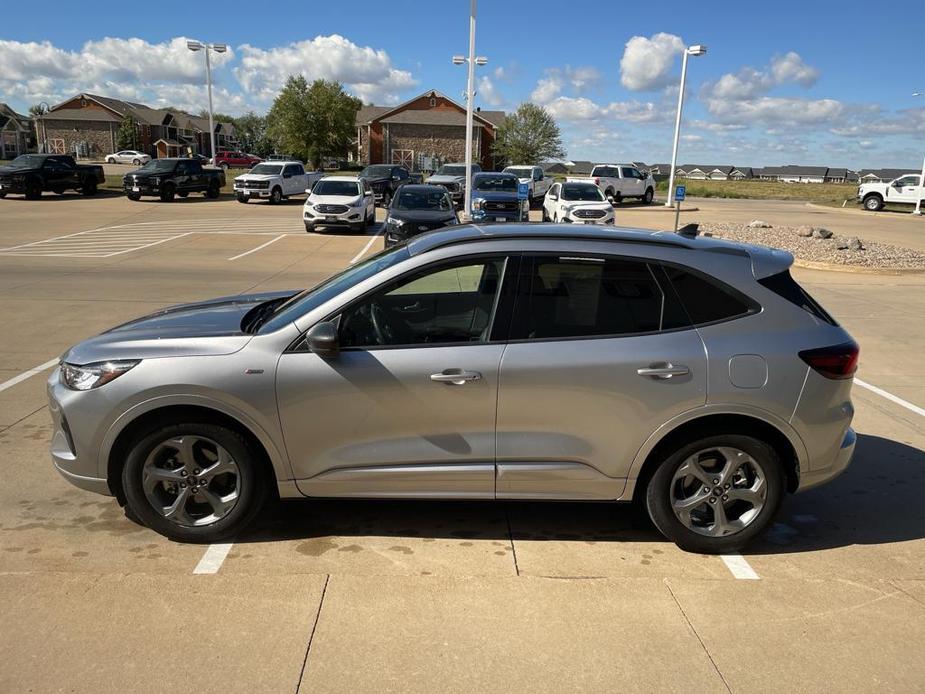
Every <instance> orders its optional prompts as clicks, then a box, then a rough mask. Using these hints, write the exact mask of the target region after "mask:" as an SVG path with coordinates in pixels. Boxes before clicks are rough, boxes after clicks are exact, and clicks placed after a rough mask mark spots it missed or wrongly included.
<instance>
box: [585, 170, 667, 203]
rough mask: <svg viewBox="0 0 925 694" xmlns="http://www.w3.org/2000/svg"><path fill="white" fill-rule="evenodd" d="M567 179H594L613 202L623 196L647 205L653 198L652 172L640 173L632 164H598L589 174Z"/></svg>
mask: <svg viewBox="0 0 925 694" xmlns="http://www.w3.org/2000/svg"><path fill="white" fill-rule="evenodd" d="M567 180H569V181H588V180H591V181H594V184H595V185H596V186H597V187H598V188H600V189H601V190H602V191H603V192H604V196H605V197H608V198H613V201H614V202H615V203H619V202H622V201H623V199H624V198H638V199H639V200H642V201H643V202H645V203H646V204H647V205H648V204H649V203H651V202H652V200H653V199H654V198H655V179H654V178H653V177H652V174H650V173H648V172H646V173H642V172H641V171H640V170H639V169H637V168H636V167H635V166H633V165H632V164H598V165H597V166H595V167H594V168H593V169H591V175H590V176H582V177H571V176H570V177H569V178H568V179H567Z"/></svg>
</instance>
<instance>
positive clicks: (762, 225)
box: [748, 219, 771, 229]
mask: <svg viewBox="0 0 925 694" xmlns="http://www.w3.org/2000/svg"><path fill="white" fill-rule="evenodd" d="M748 227H749V229H770V228H771V225H770V224H768V223H767V222H765V221H763V220H760V219H753V220H752V221H751V222H750V223H749V225H748Z"/></svg>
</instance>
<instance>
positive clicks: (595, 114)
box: [545, 96, 665, 123]
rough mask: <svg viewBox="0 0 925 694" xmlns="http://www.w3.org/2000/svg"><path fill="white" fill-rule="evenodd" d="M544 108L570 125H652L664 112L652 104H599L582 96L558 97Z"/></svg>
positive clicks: (662, 116)
mask: <svg viewBox="0 0 925 694" xmlns="http://www.w3.org/2000/svg"><path fill="white" fill-rule="evenodd" d="M545 106H546V109H547V110H548V111H549V112H550V113H551V114H552V116H553V118H556V119H557V120H563V121H568V122H572V123H575V122H597V121H602V120H620V121H628V122H631V123H652V122H655V121H658V120H662V119H664V118H665V111H664V110H661V109H659V108H658V107H657V106H656V105H655V104H653V103H652V102H640V101H612V102H610V103H609V104H599V103H597V102H596V101H592V100H591V99H588V98H587V97H584V96H579V97H568V96H560V97H557V98H555V99H554V100H552V101H550V102H549V103H547V104H545Z"/></svg>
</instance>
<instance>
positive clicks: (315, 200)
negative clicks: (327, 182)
mask: <svg viewBox="0 0 925 694" xmlns="http://www.w3.org/2000/svg"><path fill="white" fill-rule="evenodd" d="M359 197H360V196H359V195H309V196H308V199H307V200H306V201H305V204H306V205H346V206H347V207H351V206H356V204H357V198H359Z"/></svg>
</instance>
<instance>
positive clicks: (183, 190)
mask: <svg viewBox="0 0 925 694" xmlns="http://www.w3.org/2000/svg"><path fill="white" fill-rule="evenodd" d="M224 185H225V172H224V171H222V170H221V169H204V168H203V167H202V163H201V162H199V161H198V160H197V159H187V158H182V159H152V160H151V161H149V162H148V163H147V164H145V165H144V166H142V167H141V168H140V169H136V170H135V171H130V172H129V173H127V174H125V176H123V177H122V190H123V191H125V194H126V195H127V196H128V199H129V200H140V199H141V196H142V195H153V196H155V197H158V198H160V199H161V200H163V201H164V202H170V201H171V200H173V199H174V197H175V196H177V195H179V196H180V197H181V198H185V197H186V196H187V195H189V194H190V193H205V196H206V197H207V198H217V197H218V194H219V192H220V191H221V189H222V187H223V186H224Z"/></svg>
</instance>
